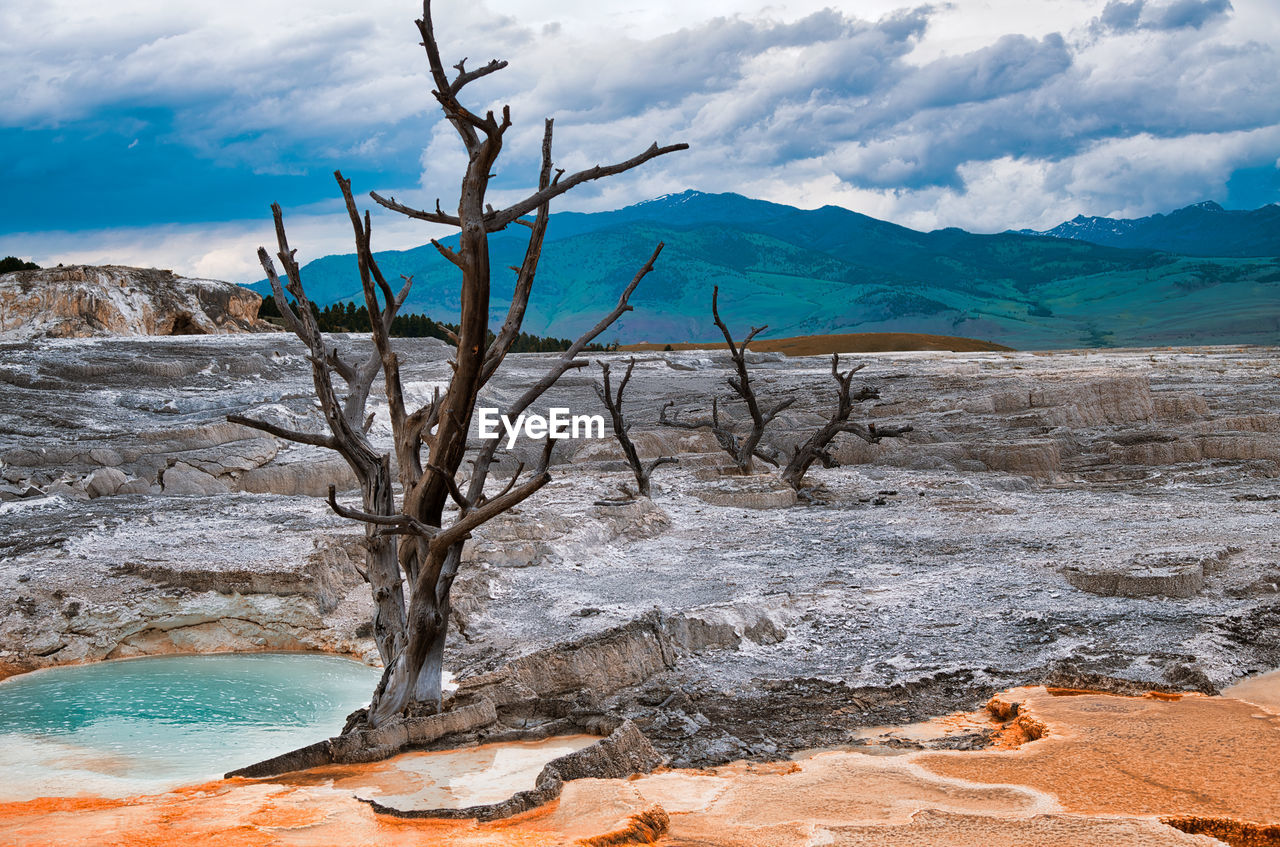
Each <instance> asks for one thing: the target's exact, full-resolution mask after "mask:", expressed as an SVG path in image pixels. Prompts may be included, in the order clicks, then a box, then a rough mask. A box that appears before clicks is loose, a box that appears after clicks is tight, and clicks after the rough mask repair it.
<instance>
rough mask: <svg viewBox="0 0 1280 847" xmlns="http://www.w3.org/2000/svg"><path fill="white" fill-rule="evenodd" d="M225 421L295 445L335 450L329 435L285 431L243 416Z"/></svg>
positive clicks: (233, 416)
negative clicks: (308, 445)
mask: <svg viewBox="0 0 1280 847" xmlns="http://www.w3.org/2000/svg"><path fill="white" fill-rule="evenodd" d="M227 420H228V421H229V422H230V423H233V424H240V425H241V426H247V427H252V428H253V429H257V430H261V431H263V432H266V433H269V434H271V435H274V436H275V437H277V438H283V439H284V440H285V441H293V442H295V443H297V444H310V445H312V446H314V447H327V448H328V449H330V450H334V449H337V448H336V447H335V446H334V442H333V437H332V436H329V435H320V434H319V433H312V432H301V431H299V430H295V429H285V428H284V427H282V426H276V425H275V424H273V423H268V422H266V421H260V420H257V419H255V418H246V417H244V416H243V415H227Z"/></svg>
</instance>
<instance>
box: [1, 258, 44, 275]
mask: <svg viewBox="0 0 1280 847" xmlns="http://www.w3.org/2000/svg"><path fill="white" fill-rule="evenodd" d="M38 270H40V266H39V265H37V264H36V263H35V262H24V261H22V260H21V259H19V258H18V257H17V256H5V257H4V258H3V259H0V274H8V273H13V272H14V271H38Z"/></svg>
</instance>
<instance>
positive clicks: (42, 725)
mask: <svg viewBox="0 0 1280 847" xmlns="http://www.w3.org/2000/svg"><path fill="white" fill-rule="evenodd" d="M379 674H380V672H379V671H378V670H376V669H374V668H370V667H368V666H366V665H363V664H360V663H359V662H355V661H351V660H349V659H343V658H339V657H335V656H325V655H317V654H305V653H279V654H273V653H244V654H235V653H228V654H219V655H204V656H198V655H197V656H159V657H150V658H142V659H124V660H119V661H112V662H101V663H97V664H89V665H74V666H67V667H58V668H49V669H46V670H40V671H34V672H32V673H27V674H22V675H19V676H15V677H11V678H9V679H7V680H4V681H2V682H0V802H8V801H22V800H30V799H33V798H36V797H59V796H74V795H78V794H91V795H97V796H102V797H127V796H132V795H139V794H149V793H151V794H153V793H158V792H162V791H165V790H168V789H170V788H173V787H176V786H179V785H185V784H192V783H200V782H206V781H209V780H213V779H218V778H220V777H221V776H222V774H224V773H226V772H227V771H230V770H234V769H236V768H239V767H243V766H244V765H248V764H251V763H253V762H257V761H261V760H262V759H266V758H269V757H271V756H274V755H277V754H279V753H284V752H287V751H288V750H292V749H294V748H297V747H301V746H303V745H306V744H311V743H313V742H315V741H319V740H320V739H322V738H327V737H329V736H331V735H336V734H337V733H338V732H340V731H341V730H342V726H343V723H344V721H345V720H346V717H347V715H348V714H350V713H351V712H353V711H355V710H356V709H358V708H360V707H362V706H364V705H366V704H367V703H368V699H369V694H370V692H372V691H373V689H374V686H376V685H377V682H378V677H379ZM595 740H596V739H595V738H590V737H587V736H580V737H579V736H574V737H569V738H559V739H548V740H547V741H546V742H539V743H535V744H512V745H488V746H486V747H481V748H474V749H471V750H460V751H452V752H445V753H409V754H405V755H402V756H400V757H397V758H396V759H393V760H391V762H388V763H385V764H384V765H383V767H382V768H380V769H379V770H381V771H385V770H386V769H387V767H393V768H395V769H396V770H398V771H401V773H402V775H403V776H404V777H407V784H408V785H407V787H408V788H410V789H414V790H406V778H400V779H397V780H395V782H396V784H397V786H398V788H397V789H395V790H391V791H383V790H378V789H379V787H378V786H377V785H371V786H367V788H370V789H373V790H372V791H369V790H365V791H361V792H360V793H361V794H364V795H367V796H378V795H384V796H380V797H379V799H381V800H383V802H388V801H390V800H392V799H394V800H397V801H400V802H401V803H403V804H405V807H416V808H441V807H447V806H454V807H459V806H469V805H475V804H477V803H492V802H498V801H500V800H504V799H506V798H507V797H509V796H511V794H513V793H515V792H516V791H521V790H524V789H526V788H532V787H533V784H534V781H535V778H536V776H537V774H538V772H539V771H540V770H541V769H542V766H543V765H544V764H545V763H546V762H548V761H550V760H551V759H554V758H556V757H558V756H561V755H564V754H565V753H567V752H570V751H572V750H575V749H578V748H581V747H583V746H586V744H588V743H591V742H593V741H595ZM376 781H378V780H375V782H376ZM387 787H388V788H389V787H390V786H387Z"/></svg>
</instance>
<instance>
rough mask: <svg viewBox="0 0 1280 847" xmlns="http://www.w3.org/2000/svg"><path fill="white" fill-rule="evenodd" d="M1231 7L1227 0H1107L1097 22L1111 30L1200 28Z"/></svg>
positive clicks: (1224, 14)
mask: <svg viewBox="0 0 1280 847" xmlns="http://www.w3.org/2000/svg"><path fill="white" fill-rule="evenodd" d="M1231 11H1232V7H1231V2H1230V0H1172V2H1168V3H1149V2H1147V0H1111V2H1110V3H1108V4H1107V5H1106V8H1104V9H1103V10H1102V14H1101V15H1100V16H1099V18H1098V22H1099V24H1100V25H1101V27H1102V28H1105V29H1108V30H1112V31H1114V32H1126V31H1130V30H1138V29H1148V30H1173V29H1200V28H1201V27H1202V26H1204V25H1205V24H1207V23H1209V22H1210V21H1212V20H1215V19H1217V18H1221V17H1225V16H1226V15H1228V14H1230V13H1231Z"/></svg>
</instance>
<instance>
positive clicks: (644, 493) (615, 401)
mask: <svg viewBox="0 0 1280 847" xmlns="http://www.w3.org/2000/svg"><path fill="white" fill-rule="evenodd" d="M659 246H661V245H659ZM597 364H598V365H600V378H601V381H602V383H603V384H602V385H595V386H592V387H593V388H595V391H596V396H597V397H599V398H600V402H602V403H604V407H605V408H606V409H608V410H609V420H610V422H611V423H612V425H613V437H614V438H616V439H617V440H618V446H620V447H621V448H622V454H623V455H624V456H625V457H626V459H627V464H628V465H630V466H631V473H632V474H634V475H635V478H636V491H637V492H638V493H639V495H640V496H641V497H649V496H651V495H650V485H649V479H650V477H652V476H653V472H654V470H656V469H657V468H658V467H659V466H661V465H672V464H677V463H678V462H679V459H676V458H674V457H672V456H659V457H658V458H656V459H654V460H653V461H652V462H650V463H649V464H647V465H646V464H644V463H643V462H641V461H640V453H639V452H638V451H637V450H636V445H635V443H634V442H633V441H632V440H631V436H630V435H629V434H628V430H630V429H631V424H629V423H627V422H626V419H625V418H624V417H623V415H622V393H623V392H624V391H626V390H627V383H628V382H630V381H631V372H632V371H633V370H634V369H635V366H636V360H635V358H634V357H633V358H632V359H631V361H630V362H628V363H627V372H626V373H625V374H623V376H622V380H621V381H619V383H618V390H617V392H616V393H615V392H614V390H613V387H612V386H611V385H610V384H609V363H608V362H597ZM623 493H624V494H626V493H627V492H626V491H625V490H624V491H623Z"/></svg>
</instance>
